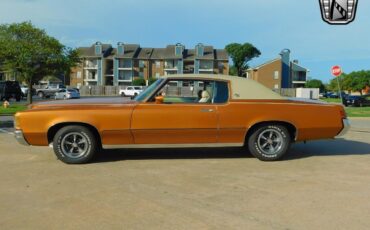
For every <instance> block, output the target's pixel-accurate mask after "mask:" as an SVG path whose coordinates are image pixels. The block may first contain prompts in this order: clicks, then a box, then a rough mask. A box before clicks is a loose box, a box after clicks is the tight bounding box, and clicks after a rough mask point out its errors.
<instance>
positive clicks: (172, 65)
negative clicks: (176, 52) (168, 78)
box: [164, 60, 178, 69]
mask: <svg viewBox="0 0 370 230" xmlns="http://www.w3.org/2000/svg"><path fill="white" fill-rule="evenodd" d="M177 62H178V61H177V60H168V61H165V63H164V68H165V69H176V67H177Z"/></svg>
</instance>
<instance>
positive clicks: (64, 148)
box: [53, 125, 97, 164]
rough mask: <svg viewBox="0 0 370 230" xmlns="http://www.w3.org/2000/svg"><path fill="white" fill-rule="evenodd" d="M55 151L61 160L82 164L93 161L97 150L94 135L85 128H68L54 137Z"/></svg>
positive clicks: (62, 129)
mask: <svg viewBox="0 0 370 230" xmlns="http://www.w3.org/2000/svg"><path fill="white" fill-rule="evenodd" d="M53 149H54V152H55V155H56V156H57V157H58V159H59V160H61V161H63V162H64V163H67V164H82V163H86V162H88V161H90V160H91V158H92V157H93V156H94V154H95V152H96V150H97V140H96V137H95V136H94V134H93V133H92V132H91V131H90V130H89V129H88V128H86V127H83V126H75V125H73V126H66V127H64V128H61V129H60V130H59V131H58V132H57V133H56V134H55V136H54V140H53Z"/></svg>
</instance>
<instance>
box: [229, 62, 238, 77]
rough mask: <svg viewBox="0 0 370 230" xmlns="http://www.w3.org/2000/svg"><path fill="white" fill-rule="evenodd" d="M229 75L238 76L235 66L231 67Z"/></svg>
mask: <svg viewBox="0 0 370 230" xmlns="http://www.w3.org/2000/svg"><path fill="white" fill-rule="evenodd" d="M229 75H231V76H238V69H237V68H236V67H235V66H233V65H231V66H230V68H229Z"/></svg>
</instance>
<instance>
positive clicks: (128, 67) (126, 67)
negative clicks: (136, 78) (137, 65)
mask: <svg viewBox="0 0 370 230" xmlns="http://www.w3.org/2000/svg"><path fill="white" fill-rule="evenodd" d="M132 69H133V67H132V66H124V67H123V66H122V67H118V70H132Z"/></svg>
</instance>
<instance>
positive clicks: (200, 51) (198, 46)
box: [195, 44, 204, 57]
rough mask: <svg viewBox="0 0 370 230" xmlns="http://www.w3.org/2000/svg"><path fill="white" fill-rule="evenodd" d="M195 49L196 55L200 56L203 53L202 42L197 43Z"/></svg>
mask: <svg viewBox="0 0 370 230" xmlns="http://www.w3.org/2000/svg"><path fill="white" fill-rule="evenodd" d="M195 49H196V54H197V56H199V57H201V56H203V55H204V46H203V44H198V45H197V46H196V48H195Z"/></svg>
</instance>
